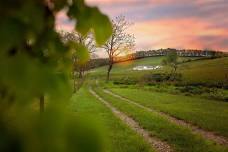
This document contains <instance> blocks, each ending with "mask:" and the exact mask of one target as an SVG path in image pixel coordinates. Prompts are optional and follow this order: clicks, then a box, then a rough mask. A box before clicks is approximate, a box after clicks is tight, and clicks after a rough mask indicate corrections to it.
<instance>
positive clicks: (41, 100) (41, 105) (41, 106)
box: [40, 95, 44, 113]
mask: <svg viewBox="0 0 228 152" xmlns="http://www.w3.org/2000/svg"><path fill="white" fill-rule="evenodd" d="M42 112H44V95H42V96H40V113H42Z"/></svg>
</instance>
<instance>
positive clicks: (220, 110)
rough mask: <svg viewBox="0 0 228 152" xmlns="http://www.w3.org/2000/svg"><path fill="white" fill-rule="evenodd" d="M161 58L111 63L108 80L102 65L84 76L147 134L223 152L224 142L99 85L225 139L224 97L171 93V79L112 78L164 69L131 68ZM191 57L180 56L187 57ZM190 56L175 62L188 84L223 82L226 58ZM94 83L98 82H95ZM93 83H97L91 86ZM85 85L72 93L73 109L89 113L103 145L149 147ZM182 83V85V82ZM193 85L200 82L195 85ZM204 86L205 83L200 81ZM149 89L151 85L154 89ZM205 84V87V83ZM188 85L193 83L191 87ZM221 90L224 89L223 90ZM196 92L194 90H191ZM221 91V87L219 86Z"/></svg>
mask: <svg viewBox="0 0 228 152" xmlns="http://www.w3.org/2000/svg"><path fill="white" fill-rule="evenodd" d="M163 58H164V57H150V58H144V59H139V60H135V61H129V62H123V63H118V64H115V65H114V68H113V70H112V72H111V81H110V82H109V83H105V76H106V68H107V67H106V66H104V67H100V68H97V69H93V70H92V71H91V72H90V73H89V75H88V76H87V80H86V82H85V83H86V85H87V86H88V87H89V86H93V87H94V91H95V92H96V93H97V94H98V95H99V96H100V97H101V98H103V99H104V100H105V101H106V102H108V103H110V104H111V105H112V106H113V107H115V108H116V109H118V110H119V111H120V112H122V113H124V114H126V115H127V116H128V117H130V118H132V119H133V120H134V121H135V122H137V123H138V124H139V125H140V127H142V128H143V129H144V130H146V131H148V132H149V133H150V135H151V136H153V137H156V138H157V139H159V140H161V141H163V142H166V143H167V144H168V145H170V146H171V147H172V149H173V150H174V151H176V152H226V151H228V147H227V145H219V144H218V143H216V142H215V141H212V140H211V139H209V138H207V137H206V136H201V135H200V134H199V133H197V132H194V131H192V130H191V129H190V128H188V127H186V126H182V125H179V124H178V123H175V122H172V121H170V119H169V118H167V117H165V116H164V115H159V114H158V113H157V112H153V111H148V110H146V109H143V108H140V107H138V106H136V105H134V104H131V103H129V102H126V101H124V100H123V99H120V98H117V97H115V96H112V95H110V94H107V93H105V92H104V91H103V88H106V89H109V90H111V91H112V92H113V93H115V94H118V95H121V96H123V97H126V98H128V99H130V100H132V101H134V102H135V103H137V104H140V105H142V106H144V107H147V108H150V109H155V110H156V111H158V112H164V113H166V114H167V115H169V116H171V117H175V118H177V119H179V120H184V121H185V122H187V123H189V124H192V125H194V126H198V127H199V128H201V129H202V130H205V131H208V132H212V133H215V135H216V136H221V137H224V138H225V140H227V139H228V127H227V126H228V102H224V101H225V100H219V99H216V98H213V99H212V98H211V99H207V98H205V97H203V96H200V95H198V96H197V95H196V94H194V93H193V94H190V95H188V96H187V94H185V93H177V92H175V88H176V87H178V86H174V85H172V84H168V83H167V84H162V83H161V84H160V83H158V84H156V85H155V86H149V85H146V86H140V85H116V84H115V83H114V81H115V79H116V78H117V79H119V78H120V79H121V78H125V77H131V78H133V79H140V78H141V77H142V76H143V75H145V74H147V73H164V72H167V71H168V70H169V69H168V68H167V67H164V69H160V70H154V71H134V70H133V67H135V66H140V65H146V66H149V65H161V62H162V60H163ZM187 59H189V58H180V59H179V60H182V61H183V60H187ZM195 59H198V58H191V61H190V62H184V63H181V64H179V68H178V72H180V73H182V75H183V79H184V81H186V82H191V83H199V82H200V83H201V82H204V83H221V82H225V81H226V78H225V75H226V74H228V70H227V68H228V58H227V57H226V58H217V59H202V60H201V59H199V60H195ZM193 60H195V61H193ZM95 82H98V83H95ZM95 84H96V85H95ZM158 86H159V88H160V89H161V88H164V87H166V86H169V88H167V89H168V90H172V89H173V90H174V91H170V92H168V91H164V92H162V91H160V92H159V91H155V90H153V89H155V88H156V87H158ZM88 87H86V86H85V85H84V86H83V87H82V88H81V89H80V90H79V91H78V92H77V93H76V94H75V95H74V96H73V97H72V101H73V105H72V106H71V109H72V110H73V111H74V112H76V113H77V114H79V115H88V116H89V117H90V118H93V119H95V120H96V121H97V122H99V124H100V125H101V126H102V127H101V128H102V130H103V131H102V132H104V140H105V141H106V144H105V145H106V146H105V150H106V151H110V152H151V151H155V150H154V149H156V148H155V147H154V148H151V146H150V145H149V143H148V141H146V140H145V139H144V138H143V137H142V136H140V135H139V134H138V133H137V132H136V131H134V129H131V128H130V127H129V126H127V125H126V124H125V123H126V122H124V120H120V119H119V118H117V116H115V115H114V114H113V113H112V112H111V110H110V109H108V107H106V106H105V105H103V104H102V103H101V102H100V101H99V100H98V99H97V98H96V97H94V96H93V95H92V94H90V93H89V90H88ZM182 87H184V86H182ZM194 87H195V88H194V89H196V90H197V89H199V88H197V87H198V86H194ZM203 87H206V86H203ZM152 88H153V89H152ZM203 89H204V88H203ZM190 90H191V88H190ZM220 90H222V91H224V92H227V90H226V89H224V88H220ZM193 91H194V90H193ZM217 91H219V89H217Z"/></svg>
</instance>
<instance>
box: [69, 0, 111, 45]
mask: <svg viewBox="0 0 228 152" xmlns="http://www.w3.org/2000/svg"><path fill="white" fill-rule="evenodd" d="M68 16H69V17H71V18H74V19H75V20H76V27H75V28H76V30H77V31H79V32H80V33H81V34H82V35H86V34H87V33H88V32H89V30H90V29H92V30H93V32H94V35H95V39H96V42H97V44H98V45H102V44H104V43H105V42H106V41H107V40H108V38H109V37H110V36H111V34H112V24H111V22H110V20H109V18H108V17H107V16H106V15H104V14H102V13H101V12H100V11H99V9H98V8H97V7H88V6H86V5H85V3H84V1H83V0H78V1H75V3H74V4H73V5H72V6H71V7H70V8H69V11H68Z"/></svg>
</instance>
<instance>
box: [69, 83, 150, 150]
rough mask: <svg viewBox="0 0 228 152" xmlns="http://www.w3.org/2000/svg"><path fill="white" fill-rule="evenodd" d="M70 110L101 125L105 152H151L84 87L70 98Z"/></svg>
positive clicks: (138, 137) (148, 147) (145, 144)
mask: <svg viewBox="0 0 228 152" xmlns="http://www.w3.org/2000/svg"><path fill="white" fill-rule="evenodd" d="M72 102H73V103H72V105H71V107H70V108H71V109H72V110H73V111H74V112H76V113H77V114H78V115H84V116H85V115H87V116H89V117H90V118H92V119H94V120H96V121H97V122H98V123H100V124H102V126H103V127H102V132H103V134H104V140H105V141H106V143H105V151H107V152H153V150H152V149H151V147H150V146H149V145H148V144H147V143H146V142H145V141H144V140H143V139H142V137H141V136H139V135H137V134H136V133H135V132H134V131H132V130H131V129H130V128H128V127H127V126H126V125H125V124H123V122H121V121H120V120H119V119H118V118H116V117H115V116H114V115H113V114H112V113H111V111H110V110H108V109H107V108H106V107H105V106H104V105H103V104H101V103H100V102H99V101H98V100H97V99H96V98H95V97H93V96H92V95H91V94H90V93H89V91H88V89H87V88H86V87H84V88H82V89H80V91H79V92H78V93H77V94H75V95H74V96H73V97H72Z"/></svg>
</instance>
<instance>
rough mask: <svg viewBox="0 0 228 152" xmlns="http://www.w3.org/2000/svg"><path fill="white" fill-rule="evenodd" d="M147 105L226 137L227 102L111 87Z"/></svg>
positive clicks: (227, 121) (227, 123)
mask: <svg viewBox="0 0 228 152" xmlns="http://www.w3.org/2000/svg"><path fill="white" fill-rule="evenodd" d="M111 90H112V91H113V92H114V93H117V94H119V95H122V96H124V97H127V98H129V99H131V100H133V101H135V102H138V103H140V104H142V105H145V106H147V107H151V108H154V109H157V110H159V111H163V112H165V113H168V114H170V115H172V116H175V117H176V118H179V119H184V120H186V121H188V122H191V123H192V124H196V125H197V126H200V127H202V128H204V129H206V130H212V131H214V132H217V133H219V134H220V135H223V136H226V137H228V127H227V126H228V103H227V102H218V101H213V100H207V99H202V98H197V97H187V96H183V95H172V94H167V93H159V92H152V91H144V90H140V89H123V88H118V89H117V88H114V89H111Z"/></svg>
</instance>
